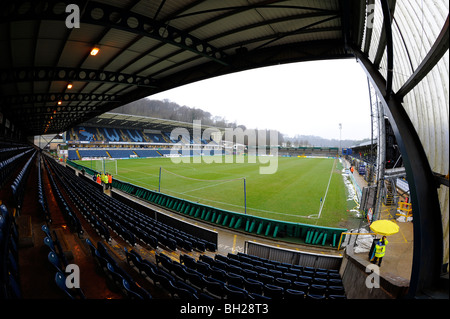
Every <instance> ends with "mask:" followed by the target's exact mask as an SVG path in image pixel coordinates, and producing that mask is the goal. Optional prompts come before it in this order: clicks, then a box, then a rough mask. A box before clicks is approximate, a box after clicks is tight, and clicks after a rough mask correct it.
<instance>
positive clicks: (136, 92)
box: [0, 0, 365, 135]
mask: <svg viewBox="0 0 450 319" xmlns="http://www.w3.org/2000/svg"><path fill="white" fill-rule="evenodd" d="M0 2H1V8H2V10H1V13H0V15H1V22H0V46H1V47H2V50H1V51H0V93H1V98H0V109H1V112H3V114H5V115H6V116H7V117H8V118H9V119H11V121H12V122H13V123H16V125H17V126H20V129H21V130H22V131H23V132H24V134H26V135H40V134H47V133H60V132H63V131H65V130H67V129H69V128H70V127H72V126H74V125H76V124H78V123H82V122H84V121H86V120H88V119H90V118H93V117H95V116H97V115H99V114H102V113H104V112H106V111H109V110H112V109H114V108H116V107H119V106H121V105H124V104H127V103H130V102H132V101H135V100H138V99H140V98H143V97H147V96H150V95H152V94H155V93H158V92H161V91H165V90H168V89H171V88H174V87H177V86H181V85H184V84H187V83H191V82H194V81H198V80H202V79H206V78H211V77H214V76H217V75H222V74H227V73H231V72H236V71H242V70H246V69H251V68H256V67H262V66H269V65H275V64H279V63H290V62H298V61H311V60H323V59H337V58H349V57H352V54H351V53H350V52H349V51H347V50H346V46H345V44H346V41H347V42H348V41H352V43H353V44H354V45H356V46H358V47H359V46H360V43H361V41H362V33H363V32H362V29H363V23H364V18H365V13H364V9H365V7H364V6H363V5H362V2H361V1H354V3H353V2H352V3H351V6H348V7H347V6H346V10H343V8H342V6H341V2H343V3H346V1H339V0H334V1H330V0H314V1H312V0H309V1H308V0H292V1H247V0H242V1H241V0H235V1H211V0H208V1H198V0H184V1H175V0H167V1H166V0H161V1H150V0H120V1H119V0H115V1H111V0H96V1H70V3H76V4H78V7H79V9H80V27H79V28H68V27H67V26H66V19H67V20H68V22H75V21H76V20H73V19H71V18H72V15H71V14H72V11H69V12H66V7H67V5H68V4H69V2H67V3H64V2H63V1H52V0H50V1H0ZM360 2H361V3H360ZM343 12H347V14H343ZM348 17H353V18H348ZM352 39H355V40H352ZM93 47H98V48H99V49H100V52H99V53H98V54H97V55H96V56H92V55H90V51H91V49H92V48H93ZM69 82H70V83H72V85H73V88H72V89H70V90H69V89H68V88H67V84H68V83H69ZM58 102H59V103H60V104H58Z"/></svg>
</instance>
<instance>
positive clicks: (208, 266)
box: [162, 255, 345, 298]
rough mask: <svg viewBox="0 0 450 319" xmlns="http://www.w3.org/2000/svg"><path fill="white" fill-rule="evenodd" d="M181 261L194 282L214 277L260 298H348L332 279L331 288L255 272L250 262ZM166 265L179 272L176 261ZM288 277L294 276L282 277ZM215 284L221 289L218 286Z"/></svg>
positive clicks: (202, 258) (182, 258) (184, 258)
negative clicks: (192, 273) (238, 263)
mask: <svg viewBox="0 0 450 319" xmlns="http://www.w3.org/2000/svg"><path fill="white" fill-rule="evenodd" d="M218 256H221V255H216V258H217V257H218ZM180 262H181V263H182V264H183V265H185V266H186V267H187V268H188V269H189V270H190V271H195V272H196V273H197V276H196V277H197V278H196V279H195V277H194V280H197V281H198V280H200V279H199V278H198V277H199V276H200V277H206V278H212V279H214V280H216V281H219V283H227V284H228V285H232V286H233V288H236V287H237V288H239V289H244V290H246V291H247V292H253V293H256V294H258V295H259V294H263V295H266V296H270V297H271V298H275V297H276V298H284V297H286V293H287V294H288V295H289V296H288V297H289V298H290V297H292V296H291V295H292V294H296V295H298V297H302V296H308V295H313V296H314V297H315V298H321V297H323V298H326V297H329V298H345V291H344V287H343V286H342V281H341V280H340V279H332V280H335V282H331V284H330V285H328V284H326V285H324V284H323V282H320V283H322V284H319V283H316V282H306V281H305V282H304V281H302V279H303V278H302V277H304V276H301V275H300V276H298V277H297V276H295V274H293V273H287V272H286V273H284V274H283V273H281V272H280V273H279V274H280V277H276V276H273V275H269V274H267V273H265V272H260V273H258V272H257V271H255V270H252V269H253V268H252V265H251V264H248V263H245V265H244V264H241V266H244V267H245V268H241V267H237V266H235V265H232V264H230V265H228V264H226V263H224V262H223V261H220V258H217V259H213V258H211V257H208V256H206V255H201V256H200V257H199V260H197V261H196V260H195V259H194V258H192V257H190V256H189V255H180ZM162 264H163V266H164V267H165V268H168V269H172V270H173V271H175V272H177V270H176V269H175V268H176V267H175V268H172V267H173V264H174V262H167V261H164V260H162ZM178 272H179V270H178ZM286 274H289V275H290V276H289V277H288V276H282V275H286ZM293 275H294V276H293ZM308 278H310V277H308ZM199 283H201V281H199ZM215 285H216V286H217V284H215ZM223 289H224V288H222V290H223ZM319 296H321V297H319Z"/></svg>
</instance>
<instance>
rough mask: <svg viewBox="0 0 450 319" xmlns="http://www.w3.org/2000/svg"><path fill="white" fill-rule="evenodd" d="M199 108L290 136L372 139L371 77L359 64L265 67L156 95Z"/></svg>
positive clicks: (336, 61) (299, 64)
mask: <svg viewBox="0 0 450 319" xmlns="http://www.w3.org/2000/svg"><path fill="white" fill-rule="evenodd" d="M149 98H151V99H156V100H163V99H168V100H170V101H172V102H176V103H177V104H179V105H186V106H189V107H196V108H200V109H202V110H205V111H208V112H210V113H211V114H213V115H217V116H222V117H224V118H225V119H226V120H227V121H229V122H234V121H236V122H237V123H238V124H243V125H245V126H246V127H247V128H253V129H256V128H257V129H276V130H279V131H280V132H281V133H283V134H286V135H288V136H294V135H296V134H300V135H316V136H321V137H324V138H330V139H332V138H335V139H339V123H342V139H343V140H345V139H357V140H358V139H363V138H368V137H370V130H371V128H370V103H369V92H368V86H367V77H366V75H365V73H364V71H363V70H362V68H361V66H360V65H358V63H357V62H356V61H355V60H354V59H349V60H334V61H317V62H303V63H295V64H284V65H278V66H273V67H266V68H259V69H255V70H250V71H244V72H239V73H234V74H230V75H225V76H220V77H216V78H212V79H209V80H204V81H199V82H196V83H192V84H189V85H185V86H183V87H179V88H176V89H172V90H168V91H166V92H162V93H158V94H155V95H152V96H150V97H149Z"/></svg>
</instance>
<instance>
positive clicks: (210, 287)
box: [0, 148, 345, 299]
mask: <svg viewBox="0 0 450 319" xmlns="http://www.w3.org/2000/svg"><path fill="white" fill-rule="evenodd" d="M0 154H1V156H2V161H1V162H0V173H1V174H2V177H4V178H2V181H4V180H6V179H8V180H9V181H10V182H6V184H9V183H11V184H14V185H16V191H18V190H19V188H20V187H19V186H20V185H21V184H22V183H23V182H21V181H22V180H23V181H26V180H27V177H28V175H29V174H30V171H32V168H34V167H35V169H36V170H37V172H36V173H35V174H36V176H37V183H36V188H37V196H36V199H37V201H38V203H39V205H38V207H39V212H38V214H39V216H40V218H42V220H43V221H44V224H43V225H42V227H41V230H42V238H43V240H42V242H41V245H42V246H44V247H46V248H45V249H44V250H46V251H47V252H46V258H45V259H46V260H45V259H43V260H42V263H44V264H47V265H48V267H49V269H50V273H51V277H52V278H53V282H54V286H55V287H56V288H57V290H58V291H59V295H58V296H59V297H61V298H68V299H85V298H89V297H90V298H92V297H94V298H95V296H92V295H90V294H87V293H86V292H87V291H89V289H91V288H90V287H79V288H67V286H66V285H65V284H64V283H65V281H66V274H65V273H64V269H65V267H67V266H68V265H69V263H70V259H71V258H73V256H71V254H70V253H69V254H68V251H70V249H71V247H70V246H69V247H63V240H62V238H60V236H61V232H60V233H58V232H57V231H56V230H57V229H58V224H57V223H56V222H55V219H54V218H53V215H52V214H51V210H50V208H49V203H48V200H49V199H48V198H47V196H48V194H52V196H53V197H54V202H55V204H56V206H57V207H58V210H59V212H60V213H61V214H62V216H63V217H64V221H65V222H66V223H67V225H68V226H69V227H68V230H69V231H70V232H71V233H72V234H74V235H76V237H78V238H80V239H82V240H83V241H84V243H85V245H86V247H87V249H88V250H89V251H90V255H91V257H92V260H91V262H92V263H93V264H94V265H95V267H96V268H97V270H98V271H99V273H100V274H101V276H102V277H103V279H104V284H105V287H106V288H107V289H108V290H110V291H111V293H115V294H116V295H115V297H117V298H130V299H151V298H154V297H155V296H157V297H161V296H165V297H169V298H182V299H211V298H213V299H267V298H271V299H280V298H282V299H283V298H284V299H292V298H302V299H303V298H313V297H314V298H330V299H331V298H345V291H344V290H343V287H342V281H341V279H340V276H339V274H338V273H337V272H335V271H333V270H327V269H310V268H307V267H302V266H299V265H289V264H282V263H280V262H277V261H273V260H267V259H262V258H259V257H255V256H250V255H246V254H242V253H239V254H236V255H235V254H228V256H224V255H220V254H217V253H216V254H214V255H213V256H210V255H207V254H205V253H206V252H207V251H208V252H211V253H215V252H216V250H217V247H216V245H215V244H213V243H211V242H207V241H205V240H203V239H200V238H198V237H195V236H193V235H191V234H188V233H185V232H183V231H181V230H180V229H176V228H173V227H171V226H168V225H165V224H164V223H162V222H160V221H157V220H155V219H153V218H151V217H150V216H148V215H146V214H144V213H142V212H140V211H138V210H136V209H134V208H131V207H129V206H127V205H126V204H124V203H122V202H121V201H119V200H117V199H115V198H112V197H110V196H108V195H106V194H105V193H104V192H103V191H102V190H101V189H100V188H99V187H97V185H96V184H95V183H93V182H90V180H89V179H88V178H86V177H81V176H77V175H76V174H75V173H74V170H73V169H71V168H69V167H68V166H63V165H60V164H58V163H57V161H55V160H54V159H52V158H51V157H49V156H47V155H45V156H42V154H41V153H40V152H37V151H35V150H34V149H27V150H25V151H23V149H22V148H16V149H14V150H12V149H3V151H2V152H0ZM6 154H8V155H6ZM35 162H37V163H36V164H37V165H34V163H35ZM13 166H14V167H15V170H11V167H13ZM11 172H14V174H13V173H11ZM15 172H17V174H15ZM46 181H48V184H46ZM46 185H47V186H46ZM46 188H47V190H46ZM3 189H5V188H4V187H3ZM22 189H23V188H22ZM10 190H11V192H12V190H13V188H10ZM49 191H51V193H49ZM52 201H53V200H52ZM12 203H14V204H13V206H18V203H19V202H18V201H17V200H13V201H12ZM0 210H1V215H0V227H1V238H0V243H1V244H0V245H1V246H0V247H1V259H0V260H1V261H2V264H1V288H2V289H1V294H2V297H4V298H21V297H22V291H21V290H20V282H21V278H20V274H19V268H18V259H17V257H18V248H17V245H18V239H19V236H18V226H17V224H16V223H15V218H14V217H13V216H12V214H11V212H10V211H9V210H8V209H7V208H6V206H5V205H2V206H1V207H0ZM90 229H92V230H94V231H95V236H97V237H96V238H98V240H96V245H94V244H93V241H91V239H90V238H93V237H92V234H91V235H90V236H89V234H88V232H87V230H90ZM113 233H114V234H115V235H113ZM116 235H117V236H118V237H116ZM113 237H114V238H116V239H118V238H120V240H121V241H122V242H123V245H122V247H123V248H122V249H123V253H124V254H125V257H126V259H125V260H126V263H127V264H128V267H125V265H124V264H123V263H121V261H120V260H118V259H117V253H112V252H111V251H110V250H109V249H108V248H107V246H109V244H108V243H111V240H112V238H113ZM64 242H66V240H64ZM138 244H140V245H143V247H147V248H148V249H150V250H154V251H155V252H154V260H153V259H152V260H151V259H149V258H144V257H143V256H141V254H140V253H138V251H137V250H136V247H137V245H138ZM127 247H131V248H127ZM192 251H196V252H198V253H199V257H198V258H197V259H196V258H194V257H191V256H189V255H188V253H189V252H192ZM171 252H178V253H179V259H178V260H179V261H178V260H176V259H174V258H173V257H172V258H170V257H168V256H169V254H170V253H171ZM133 269H134V270H133ZM306 274H309V275H310V278H312V280H311V281H309V282H308V283H307V285H306V284H305V285H303V286H304V287H301V288H302V290H300V286H302V285H301V284H300V282H302V279H303V278H304V277H306V276H304V275H306ZM314 280H316V281H314ZM149 283H151V285H150V286H148V284H149ZM319 283H320V284H319ZM144 286H147V288H148V287H151V290H152V292H150V291H149V289H147V288H144ZM317 286H320V287H317Z"/></svg>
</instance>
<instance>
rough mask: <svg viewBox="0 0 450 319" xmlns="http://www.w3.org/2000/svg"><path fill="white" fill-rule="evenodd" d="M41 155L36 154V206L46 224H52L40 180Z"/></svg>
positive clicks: (41, 180) (42, 183)
mask: <svg viewBox="0 0 450 319" xmlns="http://www.w3.org/2000/svg"><path fill="white" fill-rule="evenodd" d="M41 158H42V156H41V153H38V160H37V161H38V169H37V174H38V176H37V179H38V180H37V188H38V204H39V205H38V206H39V211H40V214H41V215H42V216H43V217H44V219H45V221H46V222H47V223H51V222H52V217H51V214H50V209H49V208H48V202H47V196H46V194H45V187H44V181H43V179H42V165H41Z"/></svg>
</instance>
